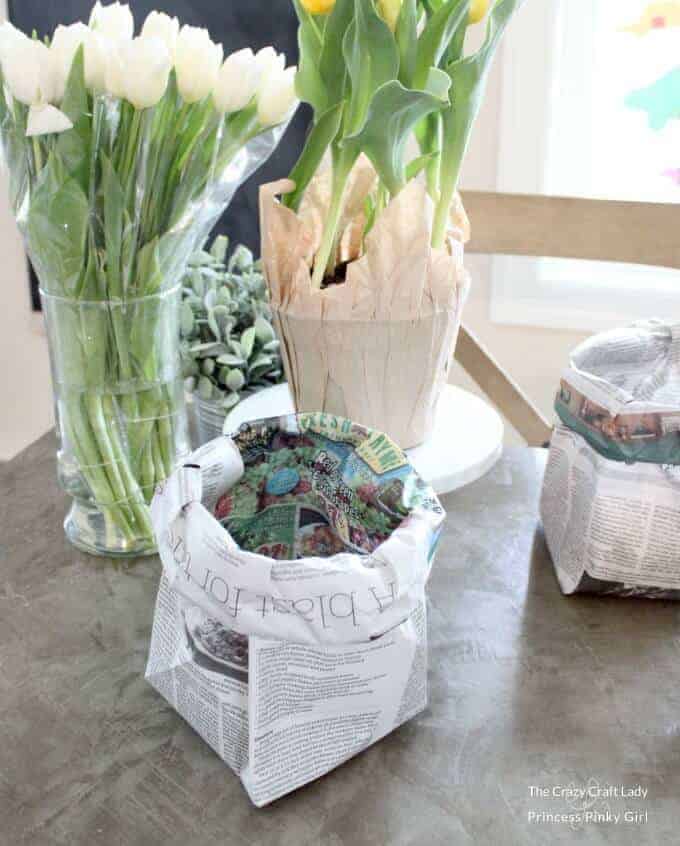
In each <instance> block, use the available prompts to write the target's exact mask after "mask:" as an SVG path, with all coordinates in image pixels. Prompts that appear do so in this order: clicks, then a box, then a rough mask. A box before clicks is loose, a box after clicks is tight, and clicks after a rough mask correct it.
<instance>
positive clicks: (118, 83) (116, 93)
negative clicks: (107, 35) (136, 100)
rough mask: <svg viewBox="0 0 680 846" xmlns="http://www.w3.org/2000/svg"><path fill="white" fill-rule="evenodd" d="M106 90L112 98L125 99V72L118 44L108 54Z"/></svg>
mask: <svg viewBox="0 0 680 846" xmlns="http://www.w3.org/2000/svg"><path fill="white" fill-rule="evenodd" d="M106 90H107V91H108V93H109V94H111V96H112V97H119V98H120V99H121V100H122V99H124V98H125V95H126V79H125V70H124V68H123V60H122V58H121V55H120V45H118V44H114V45H113V46H112V47H111V49H110V50H109V51H108V53H107V54H106Z"/></svg>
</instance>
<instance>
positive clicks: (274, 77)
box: [257, 67, 298, 126]
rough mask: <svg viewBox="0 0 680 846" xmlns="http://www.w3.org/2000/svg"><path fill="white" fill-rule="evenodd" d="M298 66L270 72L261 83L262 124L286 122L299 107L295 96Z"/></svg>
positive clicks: (259, 111)
mask: <svg viewBox="0 0 680 846" xmlns="http://www.w3.org/2000/svg"><path fill="white" fill-rule="evenodd" d="M296 73H297V68H296V67H290V68H286V70H283V71H278V72H274V73H270V74H269V76H268V77H266V78H265V79H263V80H262V81H261V83H260V90H259V93H258V98H257V117H258V120H259V122H260V125H261V126H276V125H277V124H279V123H284V122H285V121H286V120H288V118H289V117H290V116H291V115H292V114H293V112H294V111H295V109H296V108H297V105H298V101H297V97H296V96H295V75H296Z"/></svg>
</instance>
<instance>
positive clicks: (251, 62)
mask: <svg viewBox="0 0 680 846" xmlns="http://www.w3.org/2000/svg"><path fill="white" fill-rule="evenodd" d="M259 80H260V72H259V68H258V66H257V62H256V60H255V55H254V53H253V51H252V50H251V49H250V48H249V47H247V48H246V49H245V50H238V51H237V52H236V53H232V54H231V56H227V58H226V59H225V62H224V64H223V65H222V68H221V69H220V72H219V75H218V77H217V85H216V86H215V90H214V91H213V100H214V102H215V108H216V109H217V111H218V112H220V113H221V114H230V113H231V112H238V111H240V110H241V109H245V107H246V106H247V105H248V103H250V101H251V100H252V99H253V97H254V96H255V94H256V93H257V89H258V85H259Z"/></svg>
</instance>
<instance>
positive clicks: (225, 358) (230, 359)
mask: <svg viewBox="0 0 680 846" xmlns="http://www.w3.org/2000/svg"><path fill="white" fill-rule="evenodd" d="M217 363H218V364H226V365H227V366H229V367H243V366H244V365H245V364H246V360H245V359H244V358H241V357H240V356H238V355H231V354H230V353H224V355H221V356H219V358H218V359H217Z"/></svg>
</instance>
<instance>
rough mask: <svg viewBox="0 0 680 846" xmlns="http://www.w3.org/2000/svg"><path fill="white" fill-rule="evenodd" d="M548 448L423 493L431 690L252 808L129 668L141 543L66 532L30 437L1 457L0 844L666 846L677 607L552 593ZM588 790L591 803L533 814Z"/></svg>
mask: <svg viewBox="0 0 680 846" xmlns="http://www.w3.org/2000/svg"><path fill="white" fill-rule="evenodd" d="M544 464H545V454H544V453H543V452H542V451H540V450H538V451H532V450H528V449H526V450H514V451H509V452H507V453H506V455H505V456H504V458H503V459H502V461H501V462H500V463H499V464H498V465H497V466H496V467H495V469H494V470H493V471H492V472H491V473H490V474H489V475H488V476H487V477H485V478H484V479H482V480H480V481H478V482H476V483H475V484H474V485H471V486H469V487H467V488H465V489H463V490H461V491H458V492H456V493H454V494H450V495H448V496H446V497H444V498H443V501H444V504H445V506H446V508H447V510H448V513H449V516H448V519H447V522H446V528H445V532H444V537H443V539H442V544H441V552H440V555H439V557H438V560H437V562H436V566H435V568H434V571H433V576H432V581H431V584H430V589H429V596H430V620H429V628H430V681H431V701H430V706H429V708H428V710H427V711H426V712H425V713H424V714H422V715H421V716H420V717H419V718H416V719H415V720H414V721H412V722H411V723H409V724H408V725H407V726H405V727H403V728H402V729H401V730H399V731H397V732H395V733H394V734H392V735H391V736H390V737H388V738H386V739H385V740H383V741H382V742H380V743H378V744H377V745H376V746H373V747H372V748H370V749H369V750H367V751H366V752H364V753H363V754H361V755H359V756H357V757H356V758H354V759H352V760H351V761H349V762H348V763H347V764H345V765H344V766H342V767H340V768H339V769H338V770H336V771H334V772H333V773H331V774H330V775H328V776H326V777H324V778H323V779H320V780H319V781H317V782H315V783H314V784H312V785H310V786H308V787H306V788H304V789H302V790H299V791H298V792H296V793H294V794H292V795H291V796H289V797H286V798H284V799H282V800H279V801H278V802H277V803H275V804H273V805H271V806H269V807H268V808H265V809H262V810H257V809H255V808H254V807H252V806H251V805H250V803H249V801H248V798H247V796H246V794H245V792H244V791H243V789H242V787H241V785H240V782H239V781H238V779H237V778H236V777H235V776H233V775H232V774H231V772H230V771H229V770H228V769H227V768H226V766H224V764H222V762H221V761H220V760H219V759H218V758H217V757H216V756H215V755H214V754H213V753H212V752H211V750H210V749H209V748H208V746H206V744H205V743H203V741H202V740H201V739H200V738H199V737H198V736H197V735H196V734H194V732H193V731H192V730H191V729H190V728H189V727H188V726H187V725H186V724H185V723H184V722H183V721H182V719H181V718H180V717H178V716H177V715H176V714H175V713H174V712H173V711H172V710H171V709H170V708H169V707H168V706H167V705H166V703H165V702H164V701H163V700H162V699H161V698H160V696H158V695H157V694H156V693H155V691H154V690H153V689H152V688H151V687H150V686H148V685H147V684H146V683H145V681H144V678H143V671H144V664H145V659H146V651H147V645H148V641H149V635H150V630H151V621H152V611H153V604H154V598H155V593H156V587H157V582H158V577H159V572H160V565H159V562H158V560H157V559H156V558H148V559H142V560H139V561H136V562H130V563H125V564H122V563H115V562H113V561H110V560H106V559H95V558H89V557H87V556H86V555H83V554H80V553H78V552H76V551H75V550H74V549H72V548H71V547H70V546H69V545H68V544H67V542H66V540H65V538H64V535H63V532H62V529H61V521H62V518H63V514H64V511H65V507H66V501H65V497H64V496H63V495H62V494H61V493H60V492H59V491H58V489H57V485H56V481H55V468H54V444H53V440H52V438H51V436H49V437H45V438H43V439H41V440H40V441H38V442H37V443H36V444H34V445H33V446H31V447H30V448H29V449H28V450H26V451H25V452H24V453H22V454H21V455H20V456H19V457H17V458H16V459H14V460H13V461H11V462H10V463H9V464H6V465H5V466H4V467H3V468H2V470H1V471H0V490H2V499H1V502H0V561H1V565H0V566H1V575H0V815H1V816H0V843H1V844H3V846H5V844H7V846H10V844H11V846H16V844H31V846H33V844H36V846H40V844H57V846H67V845H68V846H73V844H87V846H90V845H91V846H124V845H125V844H135V846H136V844H140V846H142V845H143V846H156V844H159V846H160V844H164V845H166V846H174V845H175V844H177V846H179V844H182V845H183V846H184V844H192V846H208V844H210V845H211V846H212V844H215V846H217V844H221V846H224V844H227V846H231V844H234V846H241V844H249V846H307V844H309V846H313V845H314V846H316V844H321V845H322V846H363V844H366V846H368V844H370V846H382V844H390V845H392V844H394V846H402V844H403V846H411V844H413V846H416V844H418V846H421V845H422V846H437V845H438V844H442V846H444V844H446V845H447V846H448V844H458V843H460V844H468V843H470V844H471V843H476V844H523V846H524V844H555V843H558V844H562V843H589V844H590V843H597V844H600V843H603V844H617V846H619V844H640V843H650V844H651V843H653V844H661V843H678V842H679V841H680V834H679V833H678V831H677V827H678V825H679V824H680V638H678V625H679V622H680V605H678V604H671V603H664V602H652V601H644V600H622V599H596V598H587V597H578V598H570V599H566V598H563V597H562V596H561V595H560V593H559V591H558V588H557V584H556V581H555V579H554V576H553V573H552V569H551V565H550V562H549V559H548V556H547V553H546V549H545V546H544V542H543V538H542V536H541V533H540V529H539V528H538V521H537V503H538V496H539V490H540V482H541V477H542V473H543V468H544ZM621 786H623V787H625V788H626V789H628V790H630V791H634V792H638V793H639V792H642V791H646V795H645V796H644V797H638V796H630V797H626V798H622V797H621V796H615V797H612V796H607V795H606V792H607V790H611V788H613V787H616V788H617V791H619V792H620V788H621ZM570 787H571V788H572V789H573V788H576V789H578V788H581V789H583V788H586V789H587V788H590V789H591V797H590V798H586V799H585V800H584V799H579V798H578V796H577V795H576V791H574V795H572V796H571V798H569V797H567V796H566V795H565V791H566V790H568V789H569V788H570ZM554 793H556V794H557V795H553V794H554ZM584 807H587V809H588V810H589V811H590V812H591V813H596V814H598V815H600V822H597V823H596V822H586V823H583V824H580V823H578V822H576V821H573V822H572V823H569V822H561V823H551V822H545V821H543V822H541V821H540V817H538V818H537V817H534V818H533V820H531V819H530V815H531V814H532V813H533V814H536V815H540V814H543V813H553V814H558V813H559V814H570V813H571V814H575V813H576V812H577V811H578V810H579V809H583V808H584ZM625 812H627V814H628V819H625V818H624V813H625ZM645 812H646V817H645ZM607 814H609V817H610V820H609V821H608V822H607V821H605V820H606V819H607ZM616 815H620V817H619V821H618V823H617V822H616V821H615V818H616ZM636 815H637V816H636Z"/></svg>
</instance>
